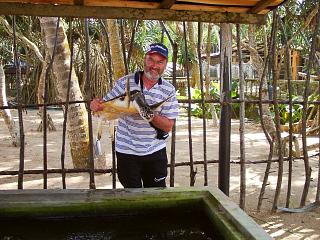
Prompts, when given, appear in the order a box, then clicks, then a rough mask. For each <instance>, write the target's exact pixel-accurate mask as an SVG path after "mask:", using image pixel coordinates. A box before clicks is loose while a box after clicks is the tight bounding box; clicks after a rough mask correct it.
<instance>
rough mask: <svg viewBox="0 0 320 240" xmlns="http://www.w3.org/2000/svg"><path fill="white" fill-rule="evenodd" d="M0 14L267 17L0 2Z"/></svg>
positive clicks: (242, 20) (201, 18)
mask: <svg viewBox="0 0 320 240" xmlns="http://www.w3.org/2000/svg"><path fill="white" fill-rule="evenodd" d="M0 15H28V16H57V17H58V16H60V17H65V16H70V17H93V18H103V19H121V18H122V19H135V20H144V19H149V20H162V21H166V20H167V21H199V22H213V23H221V22H225V23H253V24H264V22H265V16H264V15H259V14H247V13H232V12H224V13H220V12H203V11H182V10H181V11H175V10H171V9H158V8H155V9H137V8H117V7H104V6H71V5H51V4H21V3H1V2H0Z"/></svg>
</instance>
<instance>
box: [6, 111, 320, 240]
mask: <svg viewBox="0 0 320 240" xmlns="http://www.w3.org/2000/svg"><path fill="white" fill-rule="evenodd" d="M49 114H50V115H51V117H52V118H53V120H54V123H55V126H56V128H57V131H55V132H48V141H47V142H48V168H49V169H50V168H60V167H61V160H60V159H61V143H62V122H63V115H62V111H61V110H49ZM13 115H14V116H15V119H17V117H16V116H17V113H16V112H13ZM23 119H24V129H25V139H26V146H25V169H43V136H42V133H39V132H37V127H38V124H39V122H40V119H39V118H38V115H37V110H34V109H32V110H28V111H26V112H24V113H23ZM96 122H97V119H96V118H94V126H96ZM191 122H192V148H191V150H190V144H189V141H188V139H189V134H188V119H187V117H186V116H183V115H182V116H180V117H179V119H178V121H177V134H176V138H177V139H176V162H188V161H190V153H192V155H193V161H202V160H203V156H204V150H203V122H202V119H194V118H193V119H192V121H191ZM206 125H207V127H208V129H207V137H206V141H207V145H206V148H207V160H217V159H218V150H219V130H218V129H217V128H214V127H212V123H211V122H206ZM107 127H108V123H106V122H103V132H104V133H105V134H104V135H103V136H102V140H101V141H102V146H103V151H104V155H105V158H106V162H107V166H108V167H110V166H111V147H110V146H111V144H110V136H109V134H108V129H107ZM94 135H95V131H94ZM311 140H312V139H310V141H311ZM170 142H171V139H169V142H168V149H169V150H170V148H171V145H170ZM245 143H246V160H247V161H251V162H253V163H252V164H247V165H246V212H247V213H248V214H249V215H250V216H251V217H252V218H253V219H254V220H255V221H256V222H258V223H259V224H260V225H261V226H262V227H263V228H264V229H265V230H266V231H267V232H268V233H269V234H270V235H271V236H272V237H274V238H275V239H319V238H320V228H319V226H320V208H319V207H317V208H315V209H314V210H312V211H309V212H305V213H284V212H280V211H277V212H276V213H271V207H272V204H273V199H274V193H275V187H276V181H277V164H272V169H271V174H270V177H269V181H268V183H269V185H268V186H267V189H266V193H265V196H264V197H265V199H264V201H263V204H262V209H261V211H260V212H257V210H256V209H257V203H258V196H259V194H260V189H261V184H262V181H263V177H264V172H265V168H266V164H265V163H259V164H254V162H255V161H260V160H265V159H267V154H268V152H269V150H268V145H267V144H266V140H265V137H264V135H263V132H262V130H261V128H260V127H259V125H258V124H256V123H253V122H247V123H246V125H245ZM239 152H240V150H239V123H238V121H232V136H231V158H232V160H233V161H237V160H239V156H240V153H239ZM169 154H170V151H169ZM310 154H313V152H310ZM169 156H170V155H169ZM0 159H1V161H0V171H9V170H18V169H19V148H16V147H13V146H11V144H10V138H9V133H8V130H7V128H6V126H5V125H4V122H3V119H0ZM310 165H311V167H312V170H313V171H312V181H311V185H310V190H309V195H308V201H307V204H309V203H312V202H314V200H315V195H316V186H317V182H318V165H319V160H318V158H317V157H313V158H310ZM65 167H66V168H72V162H71V159H70V155H69V149H68V144H67V147H66V162H65ZM195 169H196V171H197V174H196V182H195V186H203V185H204V170H203V165H195ZM189 175H190V168H189V167H187V166H180V167H176V170H175V179H174V180H175V181H174V183H175V184H174V185H175V187H179V186H189V184H190V178H189ZM287 178H288V164H287V163H285V164H284V174H283V181H282V189H281V195H280V197H279V201H278V206H280V207H284V206H285V199H286V192H287ZM304 179H305V177H304V164H303V161H302V160H295V161H294V162H293V183H292V196H291V198H290V207H298V206H299V203H300V198H301V193H302V190H303V185H304ZM168 183H169V179H168ZM217 183H218V165H217V164H209V165H208V185H209V186H213V187H215V186H217ZM95 184H96V188H112V178H111V175H110V174H96V175H95ZM23 187H24V189H37V188H38V189H42V188H43V176H42V175H41V174H38V175H36V174H34V175H25V176H24V185H23ZM88 187H89V177H88V174H68V175H67V188H88ZM117 187H121V184H119V183H117ZM48 188H62V183H61V175H59V174H50V175H49V177H48ZM239 188H240V165H239V164H231V173H230V194H229V195H230V198H231V199H232V200H234V201H235V202H236V203H238V202H239V192H240V190H239ZM0 189H1V190H6V189H17V176H11V175H0Z"/></svg>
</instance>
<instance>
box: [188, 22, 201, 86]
mask: <svg viewBox="0 0 320 240" xmlns="http://www.w3.org/2000/svg"><path fill="white" fill-rule="evenodd" d="M187 26H188V35H189V47H190V50H189V54H190V55H191V56H193V59H192V62H191V73H192V75H191V87H197V88H200V71H199V64H198V59H197V56H198V55H197V44H196V41H195V35H194V25H193V22H188V23H187Z"/></svg>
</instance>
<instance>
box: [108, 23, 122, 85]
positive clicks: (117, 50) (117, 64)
mask: <svg viewBox="0 0 320 240" xmlns="http://www.w3.org/2000/svg"><path fill="white" fill-rule="evenodd" d="M107 26H108V32H109V44H110V49H111V56H112V66H113V77H114V79H119V78H120V77H122V76H123V75H124V74H125V72H126V70H125V66H124V60H123V54H122V50H121V43H120V38H119V26H118V24H117V20H113V19H108V20H107Z"/></svg>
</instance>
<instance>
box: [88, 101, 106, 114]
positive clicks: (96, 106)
mask: <svg viewBox="0 0 320 240" xmlns="http://www.w3.org/2000/svg"><path fill="white" fill-rule="evenodd" d="M102 103H104V100H103V99H101V98H95V99H93V100H92V101H91V103H90V109H91V111H93V112H99V111H103V108H104V107H103V104H102Z"/></svg>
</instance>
